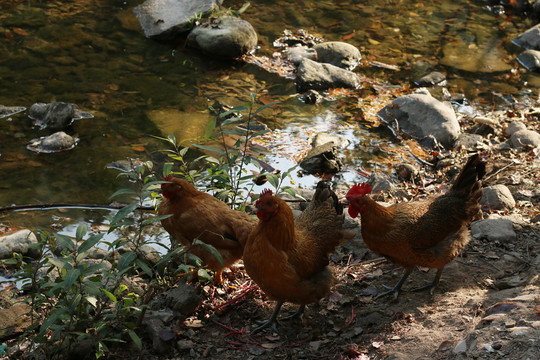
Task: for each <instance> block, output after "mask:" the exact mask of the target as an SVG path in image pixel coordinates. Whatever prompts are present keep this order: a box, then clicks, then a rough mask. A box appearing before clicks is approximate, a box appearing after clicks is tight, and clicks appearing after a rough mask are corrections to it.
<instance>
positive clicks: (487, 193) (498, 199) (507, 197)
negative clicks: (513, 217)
mask: <svg viewBox="0 0 540 360" xmlns="http://www.w3.org/2000/svg"><path fill="white" fill-rule="evenodd" d="M480 204H482V205H487V206H488V207H489V208H490V209H492V210H504V209H508V210H511V209H513V208H514V207H515V206H516V201H515V200H514V197H513V196H512V193H511V192H510V190H509V189H508V188H507V187H506V186H505V185H502V184H498V185H493V186H486V187H485V188H484V194H483V195H482V199H480Z"/></svg>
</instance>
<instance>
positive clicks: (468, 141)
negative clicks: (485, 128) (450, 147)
mask: <svg viewBox="0 0 540 360" xmlns="http://www.w3.org/2000/svg"><path fill="white" fill-rule="evenodd" d="M482 139H483V138H482V136H481V135H476V134H460V135H459V137H458V138H457V140H456V142H455V143H454V147H455V148H457V149H459V148H463V149H465V150H469V151H472V150H476V149H478V148H480V147H483V145H484V144H483V143H482Z"/></svg>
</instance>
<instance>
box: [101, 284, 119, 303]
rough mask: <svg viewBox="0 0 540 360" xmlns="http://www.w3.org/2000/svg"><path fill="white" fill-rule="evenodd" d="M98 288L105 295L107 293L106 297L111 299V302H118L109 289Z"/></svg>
mask: <svg viewBox="0 0 540 360" xmlns="http://www.w3.org/2000/svg"><path fill="white" fill-rule="evenodd" d="M100 289H101V291H103V293H104V294H105V295H107V297H108V298H109V299H111V301H112V302H113V303H115V304H116V303H117V302H118V300H117V299H116V296H114V295H113V293H111V292H110V291H107V290H105V289H104V288H100Z"/></svg>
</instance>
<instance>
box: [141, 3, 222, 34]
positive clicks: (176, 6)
mask: <svg viewBox="0 0 540 360" xmlns="http://www.w3.org/2000/svg"><path fill="white" fill-rule="evenodd" d="M222 2H223V0H200V1H191V0H147V1H145V2H144V3H142V4H141V5H139V6H137V7H135V9H133V12H134V13H135V15H136V16H137V18H138V19H139V22H140V24H141V27H142V29H143V31H144V34H145V35H146V37H151V38H157V39H172V38H174V37H175V36H176V35H178V34H182V33H187V32H188V31H189V30H191V28H192V26H193V22H194V21H195V20H196V19H197V18H198V17H199V16H201V15H202V16H203V17H205V16H207V15H208V14H210V13H211V12H212V10H214V9H215V8H217V7H218V5H221V3H222Z"/></svg>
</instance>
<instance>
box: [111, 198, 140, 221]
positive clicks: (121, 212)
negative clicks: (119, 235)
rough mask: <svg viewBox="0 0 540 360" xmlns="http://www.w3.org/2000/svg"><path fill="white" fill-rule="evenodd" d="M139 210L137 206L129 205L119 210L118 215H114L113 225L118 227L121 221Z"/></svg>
mask: <svg viewBox="0 0 540 360" xmlns="http://www.w3.org/2000/svg"><path fill="white" fill-rule="evenodd" d="M136 208H137V204H135V203H133V204H129V205H126V206H124V207H123V208H121V209H120V210H118V212H117V213H116V215H114V217H113V219H112V220H111V225H116V224H117V223H118V222H119V221H120V220H122V219H123V218H125V217H126V216H127V215H128V214H130V213H131V212H133V210H135V209H136Z"/></svg>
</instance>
